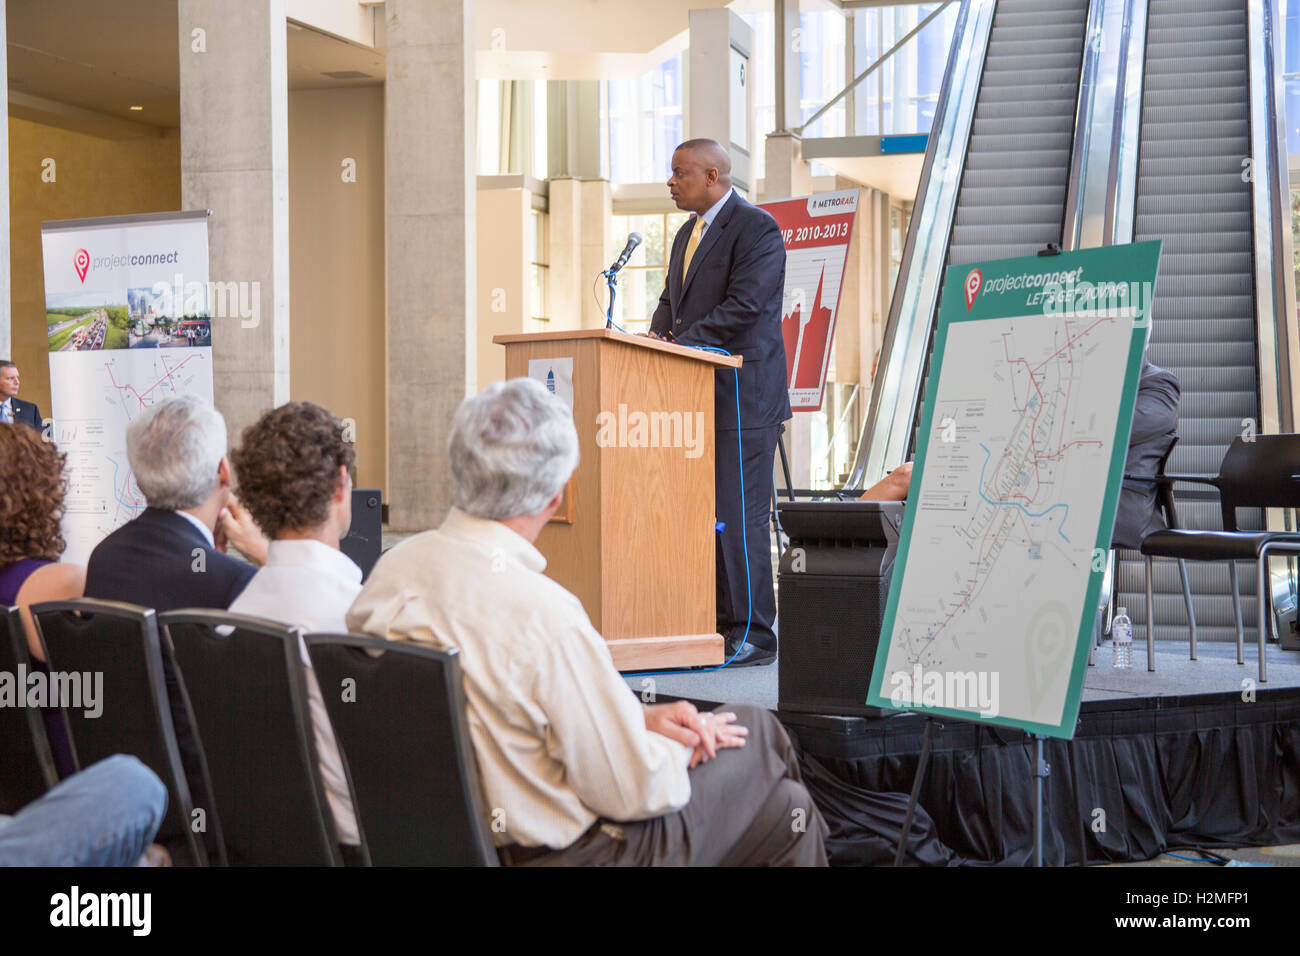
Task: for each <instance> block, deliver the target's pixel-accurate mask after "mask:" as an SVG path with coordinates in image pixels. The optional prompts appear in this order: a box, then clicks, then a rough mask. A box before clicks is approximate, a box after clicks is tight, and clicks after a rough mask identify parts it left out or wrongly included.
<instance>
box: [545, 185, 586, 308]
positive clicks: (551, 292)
mask: <svg viewBox="0 0 1300 956" xmlns="http://www.w3.org/2000/svg"><path fill="white" fill-rule="evenodd" d="M547 216H548V219H549V228H550V240H551V241H550V249H549V252H550V256H551V263H550V269H549V270H547V271H548V272H549V273H550V277H549V278H550V283H551V284H550V288H549V289H548V290H547V294H548V296H549V297H550V306H551V328H552V329H554V330H555V331H557V332H559V331H569V330H572V329H580V328H582V327H583V304H582V303H583V288H582V262H581V245H582V183H581V182H580V181H579V180H577V179H571V178H567V177H566V178H561V179H552V180H551V181H550V183H549V185H548V191H547ZM591 280H592V277H591V276H588V277H587V287H588V289H590V287H591ZM590 296H591V293H590V291H588V292H587V297H588V298H589V297H590Z"/></svg>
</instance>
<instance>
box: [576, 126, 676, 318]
mask: <svg viewBox="0 0 1300 956" xmlns="http://www.w3.org/2000/svg"><path fill="white" fill-rule="evenodd" d="M674 145H676V144H674ZM688 218H690V217H689V214H687V213H684V212H671V213H658V212H656V213H634V214H632V215H621V214H615V216H614V224H613V225H614V229H613V235H614V236H616V237H618V238H617V239H616V240H615V241H614V242H613V244H612V245H611V246H610V249H609V260H610V261H611V262H612V261H614V259H616V258H617V257H618V254H619V253H620V252H622V251H623V245H624V244H625V243H626V241H627V240H626V236H627V234H628V233H630V232H639V233H641V239H642V241H641V245H640V246H638V247H637V250H636V252H634V253H632V258H631V259H629V260H628V261H627V265H626V266H624V267H623V271H621V272H620V273H619V274H618V292H617V294H616V295H615V298H614V324H615V325H618V326H621V327H622V328H624V329H626V330H627V331H628V332H645V331H647V330H648V329H649V328H650V319H651V318H653V317H654V313H655V309H656V308H658V306H659V297H660V296H661V295H662V294H663V291H664V282H665V281H666V276H667V274H668V255H669V253H670V252H671V251H672V246H673V237H674V236H676V235H677V230H678V229H680V228H681V226H682V223H684V222H686V220H687V219H688ZM596 294H597V298H599V300H600V303H601V306H602V307H606V306H607V305H608V292H607V290H605V289H604V288H601V287H600V286H599V285H598V286H597V287H596Z"/></svg>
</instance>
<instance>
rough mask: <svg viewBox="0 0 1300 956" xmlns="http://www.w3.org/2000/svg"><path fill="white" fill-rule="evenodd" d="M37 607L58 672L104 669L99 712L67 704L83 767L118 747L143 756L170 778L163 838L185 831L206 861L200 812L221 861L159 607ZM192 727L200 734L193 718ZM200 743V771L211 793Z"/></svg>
mask: <svg viewBox="0 0 1300 956" xmlns="http://www.w3.org/2000/svg"><path fill="white" fill-rule="evenodd" d="M31 611H32V618H33V619H34V620H35V622H36V629H37V631H38V632H39V634H40V638H41V645H42V647H43V648H44V649H45V660H46V663H47V664H48V665H49V668H50V671H51V672H55V671H57V672H60V673H63V674H67V673H69V672H76V673H79V674H86V673H89V674H102V675H103V685H102V699H101V700H100V701H99V705H100V706H102V708H103V710H102V713H101V714H99V716H96V717H88V716H86V709H85V708H84V707H68V706H65V707H63V708H62V710H63V718H64V720H65V721H66V722H67V726H68V737H69V739H70V743H71V745H72V756H73V761H74V762H75V763H76V766H77V769H79V770H80V769H81V768H83V767H88V766H90V765H91V764H93V763H97V762H98V761H100V760H103V759H104V758H106V757H111V756H112V755H113V754H119V753H124V754H131V755H133V756H135V757H138V758H139V759H140V761H141V762H142V763H144V765H145V766H147V767H148V768H149V769H150V770H152V771H153V772H154V773H156V774H157V775H158V777H159V779H160V780H162V781H163V783H164V784H165V785H166V786H167V816H166V817H165V818H164V820H163V824H162V826H161V827H160V829H159V831H158V835H159V837H160V842H162V841H172V840H180V839H184V842H185V846H186V848H187V849H188V850H189V854H190V858H191V860H192V861H193V862H194V864H195V865H197V866H207V865H208V862H209V854H208V849H207V846H206V845H205V842H206V841H205V840H203V839H200V837H199V836H198V833H197V832H196V830H195V826H196V824H198V822H199V821H200V820H201V826H200V829H201V830H202V831H203V832H206V833H208V835H209V836H210V837H211V840H212V845H213V847H214V849H217V850H218V862H224V861H223V860H221V859H220V855H219V850H220V846H221V821H220V818H219V816H218V814H217V810H216V807H215V806H211V805H209V806H205V807H201V808H200V809H201V810H202V814H201V816H200V817H196V816H195V815H194V809H195V807H194V802H193V799H192V797H191V792H190V784H189V780H188V778H187V777H186V773H185V767H184V764H183V762H182V760H181V754H180V748H179V747H178V745H177V742H176V729H175V725H174V723H173V720H172V706H171V703H170V702H169V699H168V695H167V683H166V678H165V677H164V674H163V653H162V648H161V646H160V643H159V636H158V624H157V621H156V620H155V617H154V612H153V611H152V610H150V609H148V608H142V607H137V606H135V605H134V604H124V603H121V602H119V601H92V600H90V599H87V598H80V599H77V600H75V601H48V602H45V603H43V604H34V605H32V608H31ZM180 692H181V695H182V700H181V701H180V706H181V707H183V708H184V709H185V710H186V712H187V715H188V702H187V701H185V700H184V687H183V686H182V687H181V688H180ZM190 727H191V728H192V729H194V730H195V733H196V734H197V728H195V727H194V723H193V720H192V719H191V720H190ZM199 746H200V750H199V753H198V754H197V760H198V763H199V767H198V768H197V772H198V773H199V774H200V775H201V776H202V778H203V781H202V782H203V785H204V786H206V787H207V793H209V794H211V792H212V789H211V786H210V784H209V782H208V780H207V770H206V767H204V766H203V765H202V764H203V753H202V749H201V744H200V745H199ZM207 802H208V803H211V801H207Z"/></svg>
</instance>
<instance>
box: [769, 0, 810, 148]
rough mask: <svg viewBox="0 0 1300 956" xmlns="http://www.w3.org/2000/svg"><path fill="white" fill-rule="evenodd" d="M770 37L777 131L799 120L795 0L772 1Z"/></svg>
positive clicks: (797, 13) (797, 3) (798, 122)
mask: <svg viewBox="0 0 1300 956" xmlns="http://www.w3.org/2000/svg"><path fill="white" fill-rule="evenodd" d="M773 15H774V16H775V18H776V22H775V23H774V25H773V34H772V36H773V39H774V40H775V41H776V42H775V46H776V50H775V53H776V56H775V58H774V60H773V66H774V70H773V77H772V79H773V82H774V83H775V84H776V98H775V100H774V103H775V105H776V115H775V117H774V118H775V120H776V126H775V129H776V131H777V132H778V133H780V132H782V131H784V130H788V129H790V128H792V127H795V126H798V125H799V124H800V123H802V122H803V119H802V118H801V116H800V111H799V90H800V82H799V52H798V51H797V50H795V49H794V38H795V37H796V36H798V35H799V34H797V33H795V31H796V30H798V29H799V0H773Z"/></svg>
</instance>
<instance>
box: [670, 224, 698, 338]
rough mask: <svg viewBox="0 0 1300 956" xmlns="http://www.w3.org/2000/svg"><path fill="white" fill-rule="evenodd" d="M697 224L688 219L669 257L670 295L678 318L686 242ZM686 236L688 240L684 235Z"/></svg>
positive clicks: (676, 238) (675, 239)
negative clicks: (684, 238)
mask: <svg viewBox="0 0 1300 956" xmlns="http://www.w3.org/2000/svg"><path fill="white" fill-rule="evenodd" d="M694 225H695V220H694V219H687V220H686V222H685V223H684V224H683V225H682V227H681V228H680V229H678V230H677V235H676V236H675V237H674V238H673V248H672V252H671V253H670V254H669V257H668V297H669V299H670V301H671V303H672V307H673V318H677V307H678V306H679V305H681V302H682V259H684V258H685V257H686V242H689V241H690V234H691V233H690V230H691V228H692V227H694ZM683 236H685V237H686V241H683V240H682V237H683Z"/></svg>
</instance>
